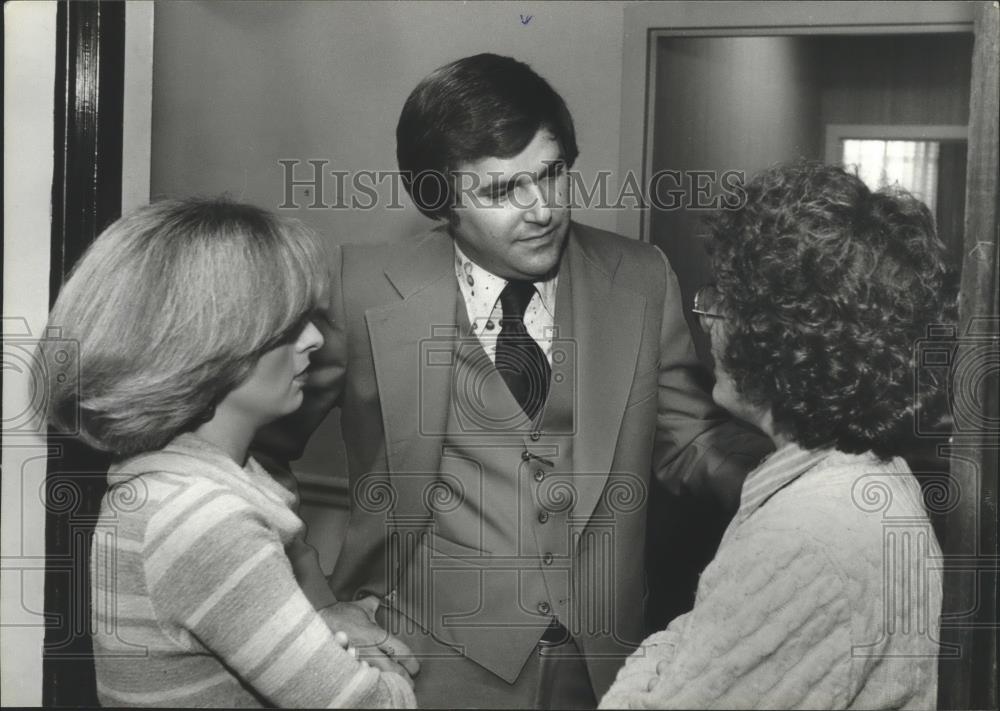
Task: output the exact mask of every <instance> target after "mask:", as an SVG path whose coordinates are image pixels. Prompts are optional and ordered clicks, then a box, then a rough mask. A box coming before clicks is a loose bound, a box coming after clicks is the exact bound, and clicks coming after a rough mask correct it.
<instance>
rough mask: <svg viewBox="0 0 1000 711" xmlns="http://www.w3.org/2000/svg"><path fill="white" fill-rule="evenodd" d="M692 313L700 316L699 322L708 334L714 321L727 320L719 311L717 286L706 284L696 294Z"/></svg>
mask: <svg viewBox="0 0 1000 711" xmlns="http://www.w3.org/2000/svg"><path fill="white" fill-rule="evenodd" d="M691 313H693V314H697V315H698V322H699V323H700V324H701V327H702V328H703V329H704V330H705V331H706V332H707V331H708V329H709V325H710V323H711V322H712V321H715V320H725V318H726V317H725V316H724V315H723V314H722V312H721V311H720V310H719V290H718V289H716V288H715V284H706V285H705V286H703V287H701V288H700V289H698V291H696V292H695V293H694V306H692V307H691Z"/></svg>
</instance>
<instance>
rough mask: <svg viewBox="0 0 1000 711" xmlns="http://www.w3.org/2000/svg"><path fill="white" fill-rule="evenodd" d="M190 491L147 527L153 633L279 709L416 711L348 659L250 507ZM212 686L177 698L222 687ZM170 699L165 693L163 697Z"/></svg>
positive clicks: (404, 693) (177, 693) (396, 683)
mask: <svg viewBox="0 0 1000 711" xmlns="http://www.w3.org/2000/svg"><path fill="white" fill-rule="evenodd" d="M199 486H200V485H194V486H190V487H188V488H187V490H186V491H185V494H184V495H182V496H178V497H176V498H175V499H173V500H171V501H170V502H168V504H167V505H166V506H164V507H163V508H162V509H161V510H160V511H159V512H158V514H157V515H156V516H154V517H153V518H152V519H151V520H150V524H149V526H148V527H147V531H146V540H145V543H144V559H145V573H146V584H147V586H148V589H149V591H150V597H151V599H152V603H153V606H154V608H155V610H156V612H157V618H158V620H159V624H160V626H161V627H162V629H163V630H164V632H165V633H166V634H167V635H168V636H169V637H170V638H171V639H172V640H173V641H174V642H175V643H176V644H177V645H179V646H180V647H181V648H183V649H185V650H186V651H187V652H188V653H189V654H194V655H198V654H206V653H210V654H212V655H214V656H216V657H218V658H219V659H220V660H222V661H223V663H224V664H225V665H226V667H228V669H230V670H232V672H233V673H234V674H236V675H237V676H239V678H240V679H242V680H243V682H244V683H246V684H247V685H248V686H250V687H251V688H253V689H254V691H255V692H256V693H257V694H258V695H259V696H260V697H261V698H262V699H265V700H266V701H267V702H268V703H270V704H274V705H277V706H281V707H316V706H322V707H326V706H338V707H342V706H346V707H413V706H414V705H415V700H414V697H413V692H412V691H411V689H410V688H409V686H408V685H407V683H406V681H405V680H404V679H403V678H402V677H400V676H398V675H396V674H392V673H384V672H380V671H379V670H378V669H375V668H374V667H370V666H369V665H368V664H366V663H364V662H359V661H358V660H357V659H355V658H353V657H352V656H351V655H350V654H348V653H347V652H346V651H345V650H344V649H342V648H341V647H340V645H339V644H337V642H336V641H335V640H334V636H333V633H332V632H331V631H330V629H329V628H328V627H327V625H326V624H325V622H324V621H323V619H322V618H321V617H320V616H319V614H318V613H317V612H316V611H315V610H314V608H313V606H312V605H311V604H310V603H309V600H308V599H307V598H306V596H305V594H303V592H302V590H301V588H300V587H299V585H298V584H297V583H296V581H295V577H294V575H293V571H292V566H291V564H290V562H289V560H288V558H287V557H286V555H285V551H284V548H283V546H282V544H281V541H280V540H279V539H278V536H277V535H276V534H275V533H274V532H273V531H272V530H270V528H269V527H268V526H267V525H266V524H265V522H264V520H263V519H262V518H261V517H260V514H259V512H258V511H257V510H256V509H255V508H254V507H253V506H251V505H250V504H249V503H248V502H246V501H245V500H243V499H242V498H240V497H239V496H237V495H234V494H232V493H230V492H228V491H226V490H224V489H222V488H219V487H214V488H212V487H208V486H205V487H203V489H204V490H202V489H199ZM224 681H225V675H221V676H220V678H219V679H215V678H212V677H209V678H205V679H201V680H198V681H194V682H190V683H188V687H191V688H175V689H172V690H171V693H172V694H173V695H174V698H176V699H181V700H183V698H184V694H185V693H187V692H190V691H192V690H193V687H197V688H198V689H200V690H205V689H209V688H211V686H212V684H214V683H220V684H221V683H223V682H224ZM168 696H169V694H168Z"/></svg>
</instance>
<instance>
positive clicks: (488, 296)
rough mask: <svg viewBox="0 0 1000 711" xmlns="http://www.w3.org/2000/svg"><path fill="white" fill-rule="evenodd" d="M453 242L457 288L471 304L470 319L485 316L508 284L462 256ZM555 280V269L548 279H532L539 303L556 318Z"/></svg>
mask: <svg viewBox="0 0 1000 711" xmlns="http://www.w3.org/2000/svg"><path fill="white" fill-rule="evenodd" d="M454 245H455V277H456V278H457V279H458V288H459V289H460V290H461V292H462V297H463V298H464V299H465V303H466V304H468V305H470V307H471V308H470V311H472V312H473V313H474V314H475V315H474V316H473V315H472V314H470V319H473V320H474V318H480V317H488V316H490V315H491V314H492V313H493V310H494V309H495V308H496V304H497V301H498V300H499V299H500V292H501V291H503V290H504V287H505V286H507V282H508V280H507V279H504V278H503V277H499V276H497V275H496V274H494V273H493V272H490V271H487V270H485V269H483V268H482V267H481V266H479V265H478V264H476V263H475V262H474V261H472V260H471V259H469V258H468V257H467V256H465V253H464V252H463V251H462V248H461V247H459V246H458V242H457V241H456V242H454ZM470 282H471V283H470ZM558 282H559V275H558V273H557V274H554V275H553V276H551V277H549V278H548V279H545V280H542V281H536V282H535V293H537V294H538V296H539V298H540V299H541V302H542V307H543V308H544V309H545V310H546V311H547V312H548V314H549V316H551V317H552V318H555V314H556V286H557V284H558Z"/></svg>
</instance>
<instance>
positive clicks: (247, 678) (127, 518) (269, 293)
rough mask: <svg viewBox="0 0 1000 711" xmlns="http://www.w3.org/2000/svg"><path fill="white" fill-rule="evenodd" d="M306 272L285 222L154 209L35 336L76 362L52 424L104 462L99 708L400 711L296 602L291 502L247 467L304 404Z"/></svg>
mask: <svg viewBox="0 0 1000 711" xmlns="http://www.w3.org/2000/svg"><path fill="white" fill-rule="evenodd" d="M324 264H325V260H324V257H323V250H322V248H321V246H320V245H319V244H318V243H317V241H316V238H315V237H314V236H313V235H312V233H310V232H309V231H308V230H306V229H305V228H304V227H303V226H302V225H300V224H298V223H296V222H293V221H289V220H282V219H279V218H277V217H275V216H274V215H272V214H270V213H268V212H266V211H264V210H261V209H258V208H256V207H253V206H250V205H243V204H237V203H232V202H227V201H220V200H183V201H165V202H159V203H156V204H153V205H150V206H148V207H144V208H141V209H139V210H137V211H135V212H134V213H132V214H130V215H128V216H126V217H123V218H122V219H120V220H118V221H117V222H115V223H114V224H113V225H111V226H110V227H109V228H108V229H107V230H106V231H105V232H104V233H103V234H102V235H101V236H100V237H99V238H98V239H97V241H96V242H95V243H94V244H93V245H92V247H91V248H90V249H89V250H88V252H87V253H86V254H85V255H84V256H83V258H82V259H81V261H80V263H79V264H78V266H77V267H76V269H75V271H74V273H73V274H72V276H71V278H70V279H69V281H68V282H67V284H66V285H65V287H64V288H63V290H62V292H61V293H60V295H59V299H58V301H57V303H56V305H55V307H54V308H53V311H52V313H51V316H50V321H49V325H50V326H51V327H56V328H58V329H59V330H60V332H61V335H62V338H69V339H75V340H76V341H77V342H78V344H79V354H80V356H79V357H80V362H79V368H78V369H72V370H71V372H75V373H77V376H73V377H70V378H68V379H65V380H63V381H62V382H59V381H58V380H56V379H55V378H53V381H52V382H51V383H50V384H49V386H50V393H51V399H50V403H49V406H50V409H49V416H50V420H51V422H52V423H53V425H54V426H56V427H57V428H58V427H60V426H61V425H65V424H68V423H70V422H73V421H75V420H76V419H77V414H78V416H79V417H78V419H79V422H80V423H81V424H80V436H81V438H82V439H83V440H85V441H86V442H87V443H88V444H90V445H91V446H93V447H96V448H98V449H101V450H104V451H109V452H112V453H113V454H114V455H115V462H114V464H113V465H112V467H111V469H110V471H109V473H108V479H109V484H110V487H109V490H108V492H107V494H106V496H105V497H104V500H103V502H102V506H101V515H100V519H99V521H98V523H97V525H96V527H95V532H94V545H93V553H92V560H91V571H92V581H91V585H92V590H93V600H94V609H93V615H94V629H95V634H94V658H95V664H96V672H97V683H98V695H99V697H100V700H101V702H102V703H103V704H106V705H115V706H160V705H163V706H282V707H301V706H350V707H358V706H367V707H413V706H414V705H415V702H414V697H413V692H412V690H411V682H410V680H409V679H408V678H404V676H403V675H400V674H395V673H391V672H388V671H382V670H380V669H378V668H375V667H373V666H369V665H368V664H367V663H366V662H363V661H359V660H358V659H357V658H356V655H355V654H354V653H353V648H348V643H347V639H346V637H345V636H344V634H343V633H341V632H338V633H336V634H335V633H334V632H333V631H331V630H330V629H329V628H328V626H327V625H326V624H325V622H324V619H323V617H322V616H321V614H320V613H318V612H317V611H316V607H319V606H322V605H323V604H325V603H329V602H332V598H330V597H329V592H328V591H324V590H321V589H318V588H314V589H312V590H310V591H309V593H308V594H307V593H306V592H305V591H304V590H303V589H302V587H300V584H299V582H298V581H297V578H296V572H297V560H298V558H299V554H298V552H297V551H298V550H299V549H298V548H297V546H298V545H300V544H298V543H297V541H298V540H299V539H300V538H301V534H302V530H303V524H302V521H301V520H300V519H299V518H298V516H297V515H296V514H295V512H294V505H295V503H296V496H295V494H294V493H293V490H292V489H290V488H287V487H286V486H285V485H283V483H281V482H278V481H275V480H274V479H273V478H272V477H271V476H270V475H269V474H268V473H267V472H266V471H265V470H264V469H263V467H261V465H260V464H258V463H257V462H256V461H255V460H254V459H253V458H252V457H251V456H249V454H248V449H249V446H250V443H251V441H252V439H253V437H254V435H255V434H256V432H257V430H258V429H259V428H260V427H262V426H263V425H265V424H267V423H268V422H271V421H273V420H274V419H276V418H278V417H281V416H282V415H285V414H288V413H290V412H292V411H294V410H295V409H297V408H298V406H299V404H300V403H301V401H302V388H303V385H304V381H305V373H306V371H307V369H308V367H309V357H310V353H311V352H312V351H314V350H315V349H316V348H318V347H319V346H320V345H321V344H322V342H323V337H322V335H321V334H320V332H319V330H317V327H316V326H315V325H314V324H313V322H312V320H311V319H312V316H313V314H314V312H315V310H316V308H317V307H318V306H319V305H320V303H321V302H322V300H323V298H324V292H325V289H326V288H327V285H328V279H329V275H328V273H327V271H326V269H325V267H324ZM43 347H45V346H44V345H43Z"/></svg>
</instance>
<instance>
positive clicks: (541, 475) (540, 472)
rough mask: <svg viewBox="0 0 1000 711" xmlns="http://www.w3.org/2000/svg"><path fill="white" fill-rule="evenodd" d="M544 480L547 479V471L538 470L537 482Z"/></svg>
mask: <svg viewBox="0 0 1000 711" xmlns="http://www.w3.org/2000/svg"><path fill="white" fill-rule="evenodd" d="M544 478H545V470H544V469H536V470H535V481H541V480H542V479H544Z"/></svg>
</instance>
